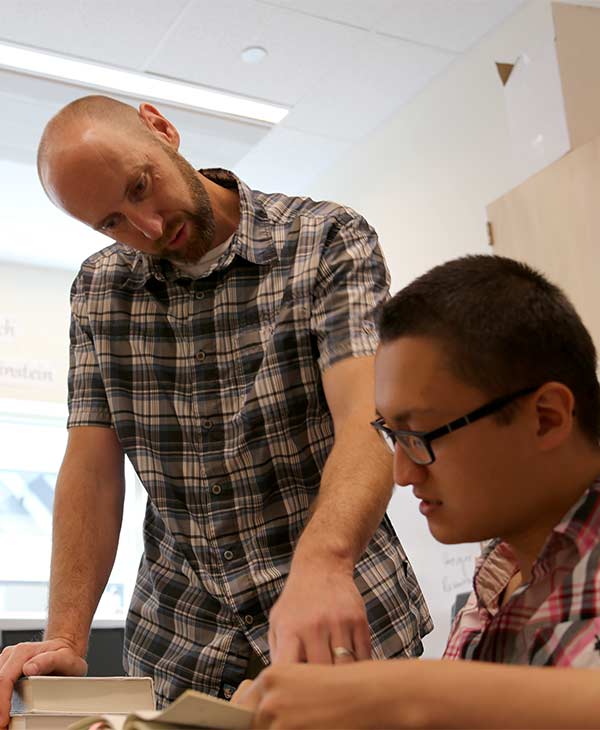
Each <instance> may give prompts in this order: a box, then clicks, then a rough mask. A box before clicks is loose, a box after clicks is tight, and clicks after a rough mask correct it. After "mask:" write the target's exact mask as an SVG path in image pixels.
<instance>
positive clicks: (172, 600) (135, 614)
mask: <svg viewBox="0 0 600 730" xmlns="http://www.w3.org/2000/svg"><path fill="white" fill-rule="evenodd" d="M202 172H203V174H204V175H206V176H208V177H210V178H211V179H212V180H214V181H215V182H217V183H219V184H221V185H225V186H236V185H237V187H238V190H239V193H240V203H241V221H240V225H239V228H238V230H237V232H236V234H235V236H234V238H233V240H232V243H231V246H230V248H229V249H228V250H227V251H226V252H225V253H224V254H223V255H222V256H221V257H220V258H219V259H218V260H217V261H216V262H215V263H214V265H213V266H212V268H210V269H209V270H208V271H207V272H206V273H205V274H204V275H202V276H200V277H198V278H194V279H192V278H190V277H189V276H185V275H182V274H181V272H178V270H177V269H176V268H175V267H174V266H172V265H171V264H170V263H169V262H167V261H157V260H152V259H150V258H149V257H147V256H145V255H143V254H141V253H136V252H133V251H131V250H129V249H127V248H126V247H124V246H122V245H120V244H118V243H117V244H114V245H112V246H109V247H107V248H106V249H104V250H102V251H100V252H98V253H97V254H94V255H93V256H92V257H90V258H89V259H88V260H87V261H85V262H84V264H83V266H82V268H81V271H80V273H79V275H78V277H77V279H76V280H75V282H74V285H73V290H72V324H71V370H70V376H69V394H70V395H69V404H70V417H69V427H74V426H84V425H102V426H111V427H113V428H114V429H115V430H116V433H117V435H118V437H119V440H120V442H121V444H122V446H123V449H124V451H125V453H126V454H127V456H128V457H129V459H130V460H131V462H132V464H133V466H134V468H135V470H136V472H137V474H138V475H139V477H140V479H141V481H142V483H143V484H144V486H145V488H146V490H147V492H148V504H147V510H146V517H145V523H144V544H145V550H144V555H143V557H142V561H141V564H140V568H139V573H138V580H137V585H136V589H135V593H134V596H133V600H132V604H131V606H130V612H129V617H128V621H127V627H126V668H127V670H128V672H129V673H130V674H134V675H138V674H145V675H153V676H154V679H155V688H156V691H157V697H158V702H159V704H164V703H165V702H168V701H171V700H172V699H173V698H174V697H176V696H177V695H178V694H179V693H180V692H181V691H182V690H183V689H185V688H187V687H194V688H197V689H200V690H203V691H206V692H210V693H212V694H222V695H223V694H224V695H225V696H229V695H230V694H231V689H232V688H233V687H236V686H237V684H238V683H239V682H240V681H241V680H242V679H243V677H244V673H245V668H246V666H247V662H248V657H249V654H250V650H251V649H252V650H253V651H254V652H255V653H256V654H258V655H259V656H260V657H262V658H263V659H264V660H265V662H266V661H267V656H268V646H267V628H268V613H269V610H270V608H271V606H272V605H273V603H274V601H275V600H276V598H277V596H278V595H279V593H280V592H281V589H282V588H283V585H284V582H285V579H286V576H287V573H288V570H289V565H290V559H291V555H292V551H293V549H294V545H295V544H296V541H297V539H298V537H299V535H300V533H301V531H302V528H303V525H304V524H305V522H306V519H307V516H308V511H309V507H310V505H311V503H312V501H313V499H314V498H315V496H316V495H317V493H318V490H319V484H320V478H321V472H322V470H323V466H324V464H325V461H326V459H327V455H328V453H329V451H330V449H331V446H332V443H333V426H332V419H331V416H330V413H329V411H328V408H327V404H326V401H325V397H324V393H323V388H322V384H321V372H322V371H324V370H325V369H327V368H329V367H330V366H331V365H333V364H334V363H336V362H337V361H339V360H342V359H343V358H347V357H360V356H366V355H371V354H372V353H373V352H374V351H375V348H376V344H377V341H376V333H375V329H374V325H373V322H372V321H371V319H370V315H371V312H372V310H373V308H374V307H375V305H376V304H377V303H378V302H379V301H381V300H382V299H383V298H385V297H387V295H388V274H387V270H386V267H385V264H384V261H383V258H382V256H381V252H380V250H379V246H378V243H377V238H376V234H375V232H374V231H373V229H372V228H370V226H369V225H368V224H367V223H366V221H365V220H364V219H363V218H361V217H360V216H358V215H357V214H356V213H354V212H353V211H351V210H349V209H348V208H344V207H341V206H338V205H335V204H333V203H316V202H313V201H312V200H310V199H306V198H289V197H286V196H284V195H266V194H263V193H259V192H254V191H250V190H249V189H248V188H247V187H246V186H245V185H244V184H243V183H241V182H240V181H239V180H237V178H235V176H233V175H232V174H231V173H227V172H226V171H223V170H203V171H202ZM349 397H351V394H349ZM355 576H356V583H357V586H358V588H359V590H360V591H361V594H362V595H363V597H364V600H365V602H366V606H367V611H368V615H369V620H370V625H371V629H372V635H373V646H374V655H375V656H376V657H379V658H383V657H385V656H388V657H389V656H411V655H418V654H420V653H421V652H422V645H421V641H420V637H421V636H423V635H424V634H425V633H427V632H428V631H429V630H430V629H431V620H430V618H429V614H428V612H427V608H426V606H425V604H424V600H423V597H422V595H421V591H420V589H419V586H418V584H417V581H416V579H415V576H414V574H413V571H412V568H411V566H410V564H409V562H408V560H407V559H406V555H405V553H404V551H403V549H402V546H401V545H400V543H399V541H398V539H397V537H396V536H395V534H394V531H393V529H392V527H391V525H390V523H389V520H388V519H387V518H386V519H385V520H384V521H383V523H382V524H381V526H380V527H379V528H378V530H377V531H376V533H375V535H374V537H373V539H372V541H371V543H370V545H369V547H368V549H367V550H366V552H365V553H364V555H363V556H362V557H361V559H360V561H359V563H358V565H357V566H356V573H355Z"/></svg>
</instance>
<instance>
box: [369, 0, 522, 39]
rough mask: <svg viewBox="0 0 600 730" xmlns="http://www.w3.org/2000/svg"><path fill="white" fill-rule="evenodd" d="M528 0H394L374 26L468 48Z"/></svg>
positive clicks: (379, 29)
mask: <svg viewBox="0 0 600 730" xmlns="http://www.w3.org/2000/svg"><path fill="white" fill-rule="evenodd" d="M524 1H525V0H395V2H394V3H393V7H392V8H391V9H390V11H389V13H388V14H384V15H383V16H381V17H380V18H379V19H378V21H377V22H376V24H375V30H377V31H379V32H381V33H389V34H390V35H393V36H396V37H398V38H404V39H406V40H411V41H415V42H417V43H425V44H427V45H431V46H436V47H438V48H445V49H447V50H449V51H465V50H466V49H467V48H470V47H471V46H472V45H473V44H474V43H475V42H476V41H478V40H479V39H480V38H481V37H482V36H483V35H485V34H486V33H487V32H488V31H490V30H491V29H492V28H493V27H494V26H496V25H498V24H499V23H501V22H502V21H503V20H504V19H505V18H507V17H508V16H509V15H510V14H511V13H513V12H514V11H515V10H516V9H517V8H518V7H519V5H522V4H523V3H524Z"/></svg>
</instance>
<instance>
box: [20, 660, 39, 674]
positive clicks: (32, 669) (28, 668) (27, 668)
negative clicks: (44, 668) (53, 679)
mask: <svg viewBox="0 0 600 730" xmlns="http://www.w3.org/2000/svg"><path fill="white" fill-rule="evenodd" d="M23 670H24V672H25V674H27V675H28V676H31V675H32V674H39V673H40V668H39V667H38V665H37V664H35V663H33V662H27V664H25V665H24V667H23Z"/></svg>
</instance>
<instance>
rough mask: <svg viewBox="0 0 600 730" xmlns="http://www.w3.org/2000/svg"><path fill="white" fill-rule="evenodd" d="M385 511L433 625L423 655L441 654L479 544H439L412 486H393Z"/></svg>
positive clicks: (468, 583) (468, 587)
mask: <svg viewBox="0 0 600 730" xmlns="http://www.w3.org/2000/svg"><path fill="white" fill-rule="evenodd" d="M388 515H389V517H390V519H391V520H392V524H393V525H394V528H395V530H396V532H397V533H398V537H399V538H400V542H401V543H402V545H403V546H404V549H405V550H406V553H407V555H408V559H409V560H410V562H411V564H412V566H413V568H414V571H415V573H416V574H417V579H418V581H419V584H420V586H421V590H422V591H423V595H424V596H425V600H426V601H427V605H428V607H429V611H430V613H431V617H432V619H433V623H434V629H433V631H432V632H431V633H430V634H429V635H428V636H426V637H425V639H424V640H423V644H424V646H425V653H424V656H425V657H427V658H430V659H432V658H436V657H440V656H441V655H442V653H443V651H444V648H445V646H446V640H447V638H448V633H449V632H450V614H451V611H452V605H453V603H454V599H455V597H456V594H457V593H464V592H465V591H470V590H471V588H472V585H473V571H474V568H475V558H476V557H477V556H478V555H479V554H480V552H481V547H480V544H479V543H478V542H476V543H468V544H463V545H442V544H441V543H439V542H437V540H435V539H434V538H433V537H432V535H431V533H430V532H429V528H428V527H427V520H426V519H425V517H424V516H423V515H422V514H421V513H420V512H419V501H418V500H417V499H416V498H415V497H414V496H413V493H412V488H411V487H396V488H395V490H394V495H393V497H392V500H391V502H390V504H389V507H388Z"/></svg>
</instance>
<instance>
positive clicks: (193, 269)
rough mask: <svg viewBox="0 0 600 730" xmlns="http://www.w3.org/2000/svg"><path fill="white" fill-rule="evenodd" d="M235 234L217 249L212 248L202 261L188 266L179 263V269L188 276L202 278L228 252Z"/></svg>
mask: <svg viewBox="0 0 600 730" xmlns="http://www.w3.org/2000/svg"><path fill="white" fill-rule="evenodd" d="M234 235H235V234H234V233H232V234H231V236H229V238H228V239H227V240H226V241H223V243H220V244H219V245H218V246H217V247H216V248H211V249H210V251H207V252H206V253H205V254H204V256H203V257H202V258H201V259H200V261H196V262H195V263H193V264H187V263H182V262H179V261H178V262H177V268H178V269H179V270H180V271H181V272H182V273H183V274H187V275H188V276H191V277H192V278H196V277H197V276H201V275H202V274H204V273H206V272H207V271H208V270H209V269H210V268H211V266H212V265H213V264H214V263H215V261H216V260H217V259H218V258H219V257H220V256H221V255H222V254H224V253H225V251H227V249H228V248H229V246H230V245H231V241H232V239H233V236H234Z"/></svg>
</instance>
